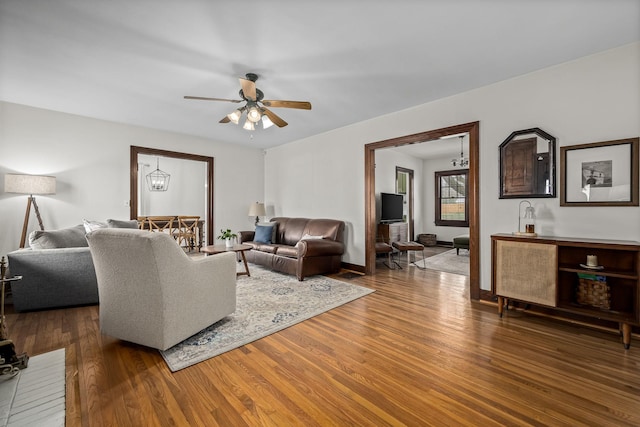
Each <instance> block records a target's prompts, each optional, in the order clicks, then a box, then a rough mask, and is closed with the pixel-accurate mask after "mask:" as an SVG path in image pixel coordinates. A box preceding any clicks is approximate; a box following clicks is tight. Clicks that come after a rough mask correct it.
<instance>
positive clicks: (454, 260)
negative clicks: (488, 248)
mask: <svg viewBox="0 0 640 427" xmlns="http://www.w3.org/2000/svg"><path fill="white" fill-rule="evenodd" d="M425 261H426V264H427V268H428V269H430V270H439V271H446V272H447V273H455V274H462V275H463V276H468V275H469V251H468V250H466V249H460V255H456V250H455V249H451V250H450V251H447V252H443V253H441V254H438V255H434V256H430V257H428V258H427V259H426V260H425ZM416 264H417V265H419V266H420V267H422V261H417V262H416Z"/></svg>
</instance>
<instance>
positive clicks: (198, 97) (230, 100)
mask: <svg viewBox="0 0 640 427" xmlns="http://www.w3.org/2000/svg"><path fill="white" fill-rule="evenodd" d="M184 99H199V100H201V101H225V102H236V103H237V102H242V100H241V99H225V98H205V97H203V96H189V95H186V96H185V97H184Z"/></svg>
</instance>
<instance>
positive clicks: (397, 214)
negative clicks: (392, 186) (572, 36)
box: [380, 193, 404, 222]
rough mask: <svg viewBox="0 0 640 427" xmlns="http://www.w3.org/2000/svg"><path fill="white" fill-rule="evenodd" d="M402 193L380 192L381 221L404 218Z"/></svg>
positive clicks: (395, 220) (394, 220) (397, 220)
mask: <svg viewBox="0 0 640 427" xmlns="http://www.w3.org/2000/svg"><path fill="white" fill-rule="evenodd" d="M403 211H404V197H403V196H402V194H392V193H380V222H400V221H403V220H404V218H403V216H404V213H403Z"/></svg>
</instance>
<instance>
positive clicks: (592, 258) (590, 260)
mask: <svg viewBox="0 0 640 427" xmlns="http://www.w3.org/2000/svg"><path fill="white" fill-rule="evenodd" d="M580 267H582V268H587V269H589V270H603V269H604V266H602V265H598V256H597V255H587V263H586V264H580Z"/></svg>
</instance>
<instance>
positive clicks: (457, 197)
mask: <svg viewBox="0 0 640 427" xmlns="http://www.w3.org/2000/svg"><path fill="white" fill-rule="evenodd" d="M435 178H436V179H435V181H436V200H435V206H436V225H440V226H447V227H468V226H469V203H468V196H469V194H468V191H467V182H468V180H469V169H458V170H451V171H442V172H436V173H435Z"/></svg>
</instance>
